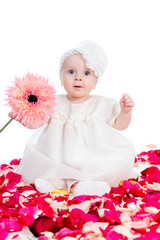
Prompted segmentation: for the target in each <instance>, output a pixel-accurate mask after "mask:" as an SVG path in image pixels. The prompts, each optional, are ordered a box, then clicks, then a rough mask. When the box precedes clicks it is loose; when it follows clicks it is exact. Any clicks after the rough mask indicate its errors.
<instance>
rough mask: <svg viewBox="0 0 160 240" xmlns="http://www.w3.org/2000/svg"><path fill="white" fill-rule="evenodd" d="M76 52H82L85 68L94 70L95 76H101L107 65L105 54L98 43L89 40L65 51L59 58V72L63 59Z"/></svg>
mask: <svg viewBox="0 0 160 240" xmlns="http://www.w3.org/2000/svg"><path fill="white" fill-rule="evenodd" d="M78 53H80V54H82V56H83V58H84V59H85V60H86V66H87V68H89V69H91V70H92V71H94V73H95V75H96V77H100V76H102V74H103V73H104V71H105V68H106V67H107V65H108V60H107V56H106V54H105V53H104V51H103V49H102V48H101V47H100V46H99V45H97V44H96V43H94V42H91V41H83V42H82V44H81V46H80V47H77V48H73V49H70V50H69V51H67V52H65V53H64V54H63V55H62V57H61V60H60V72H61V69H62V67H63V63H64V61H65V59H66V58H67V57H69V56H70V55H73V54H78Z"/></svg>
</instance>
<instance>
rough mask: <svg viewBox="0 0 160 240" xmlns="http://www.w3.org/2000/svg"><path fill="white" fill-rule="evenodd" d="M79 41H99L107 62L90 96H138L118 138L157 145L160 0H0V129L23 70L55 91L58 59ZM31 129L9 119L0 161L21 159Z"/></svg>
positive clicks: (138, 146)
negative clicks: (10, 88)
mask: <svg viewBox="0 0 160 240" xmlns="http://www.w3.org/2000/svg"><path fill="white" fill-rule="evenodd" d="M82 40H92V41H95V42H97V43H98V44H99V45H101V46H102V47H103V49H104V50H105V52H106V54H107V56H108V59H109V66H108V68H107V70H106V72H105V74H104V75H103V76H102V77H101V78H100V79H99V82H98V84H97V88H96V90H94V92H93V94H99V95H104V96H107V97H112V98H115V99H117V100H119V99H120V97H121V95H122V94H123V93H124V92H127V93H129V94H130V95H131V96H132V98H133V99H134V101H135V107H134V110H133V117H132V123H131V124H130V126H129V128H128V129H127V130H125V131H123V133H122V134H123V135H124V136H126V137H127V138H128V139H130V140H131V141H132V142H133V144H134V145H135V148H136V152H137V153H139V151H141V150H144V148H145V146H146V145H147V144H150V143H153V144H156V145H157V146H160V140H159V134H160V125H159V123H160V114H159V109H160V107H159V106H160V94H159V93H160V87H159V86H160V85H159V81H160V3H159V0H134V1H133V0H97V1H96V0H95V1H93V0H57V1H56V0H0V128H1V127H2V126H3V125H4V124H5V123H6V122H7V121H8V120H9V118H8V112H9V111H10V109H9V108H8V107H7V106H5V100H4V98H5V90H6V88H7V87H8V86H10V85H11V83H12V82H13V81H14V77H15V76H20V77H23V76H24V75H25V74H26V73H27V72H28V71H29V72H32V73H38V74H40V75H43V76H45V77H48V78H49V79H50V81H51V82H54V84H55V87H56V89H57V92H58V93H63V92H64V91H63V88H62V87H61V85H60V80H59V60H60V57H61V55H62V54H63V53H64V51H66V50H68V49H69V48H72V47H75V46H77V45H78V44H79V42H80V41H82ZM34 131H35V130H29V129H26V128H24V127H23V126H21V125H20V124H19V123H18V122H15V121H14V122H13V121H12V123H11V124H10V125H9V126H8V127H7V128H6V129H5V130H4V131H3V132H2V133H0V162H1V163H8V162H10V160H12V159H13V158H20V157H21V156H22V153H23V150H24V146H25V143H26V141H27V139H28V138H29V137H30V136H31V135H32V134H33V132H34Z"/></svg>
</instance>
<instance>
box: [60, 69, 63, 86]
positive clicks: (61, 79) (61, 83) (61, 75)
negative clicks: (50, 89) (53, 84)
mask: <svg viewBox="0 0 160 240" xmlns="http://www.w3.org/2000/svg"><path fill="white" fill-rule="evenodd" d="M60 80H61V85H62V86H63V78H62V72H61V74H60Z"/></svg>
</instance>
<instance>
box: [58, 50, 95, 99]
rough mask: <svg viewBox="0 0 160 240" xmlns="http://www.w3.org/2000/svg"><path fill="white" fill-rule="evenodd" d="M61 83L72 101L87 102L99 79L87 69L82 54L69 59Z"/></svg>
mask: <svg viewBox="0 0 160 240" xmlns="http://www.w3.org/2000/svg"><path fill="white" fill-rule="evenodd" d="M61 82H62V85H63V86H64V89H65V90H66V92H67V96H68V98H69V99H70V100H71V101H72V100H73V101H77V102H80V101H85V100H87V99H88V98H89V94H90V92H91V91H92V89H94V88H95V86H96V83H97V77H96V76H95V74H94V72H93V71H92V70H90V69H89V68H87V67H86V61H85V60H84V58H83V57H82V55H81V54H74V55H71V56H69V57H67V58H66V59H65V61H64V64H63V67H62V70H61Z"/></svg>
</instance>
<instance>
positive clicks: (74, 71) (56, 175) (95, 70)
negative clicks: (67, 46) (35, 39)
mask: <svg viewBox="0 0 160 240" xmlns="http://www.w3.org/2000/svg"><path fill="white" fill-rule="evenodd" d="M106 66H107V58H106V55H105V53H104V52H103V50H102V49H101V47H100V46H98V45H97V44H95V43H93V42H88V41H87V42H83V43H82V45H81V46H80V47H77V48H74V49H71V50H69V51H68V52H66V53H65V54H64V55H63V56H62V58H61V62H60V78H61V83H62V85H63V87H64V89H65V91H66V94H61V95H57V107H56V112H55V115H54V116H53V117H52V118H50V119H49V122H48V124H47V125H44V126H42V127H41V128H39V129H38V130H37V132H36V133H35V134H34V135H33V136H32V137H31V138H30V139H29V141H28V143H27V145H26V148H25V151H24V155H23V157H22V160H21V163H20V165H19V167H18V169H17V173H19V174H21V175H22V178H23V180H24V181H26V182H30V183H34V184H35V186H36V188H37V189H38V190H39V191H40V192H49V191H53V190H55V189H56V188H59V189H67V190H68V191H72V192H73V194H74V195H81V194H90V195H103V194H105V193H106V192H108V191H109V190H110V187H111V186H115V185H117V184H118V183H119V181H121V180H124V179H128V178H131V177H133V176H134V172H133V164H134V158H135V153H134V148H133V146H132V144H131V143H130V142H129V141H128V140H127V139H126V138H124V137H123V136H122V135H121V134H120V133H119V132H118V131H116V130H124V129H126V128H127V127H128V125H129V123H130V121H131V111H132V108H133V106H134V102H133V100H132V99H131V97H130V96H129V95H127V94H124V95H123V96H122V98H121V100H120V104H118V103H117V102H116V101H115V100H113V99H110V98H106V97H103V96H97V95H91V94H90V93H91V91H92V90H93V89H95V87H96V84H97V81H98V79H99V77H100V76H101V75H102V74H103V73H104V71H105V68H106ZM40 126H41V123H40ZM115 129H116V130H115Z"/></svg>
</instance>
